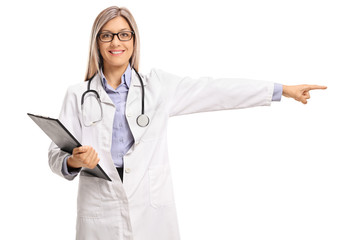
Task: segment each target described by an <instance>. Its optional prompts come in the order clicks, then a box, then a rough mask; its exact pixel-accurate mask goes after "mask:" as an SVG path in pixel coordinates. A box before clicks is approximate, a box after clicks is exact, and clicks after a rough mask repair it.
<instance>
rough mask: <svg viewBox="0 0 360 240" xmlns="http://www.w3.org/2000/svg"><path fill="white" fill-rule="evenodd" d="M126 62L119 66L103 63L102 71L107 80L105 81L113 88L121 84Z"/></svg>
mask: <svg viewBox="0 0 360 240" xmlns="http://www.w3.org/2000/svg"><path fill="white" fill-rule="evenodd" d="M127 66H128V64H124V65H123V66H121V67H113V66H108V65H106V64H104V68H103V73H104V76H105V78H106V80H107V83H108V84H109V85H110V86H111V87H112V88H114V89H116V88H117V87H118V86H119V85H120V84H121V77H122V75H123V74H124V73H125V70H126V68H127Z"/></svg>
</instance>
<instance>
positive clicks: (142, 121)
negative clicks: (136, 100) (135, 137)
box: [136, 114, 150, 127]
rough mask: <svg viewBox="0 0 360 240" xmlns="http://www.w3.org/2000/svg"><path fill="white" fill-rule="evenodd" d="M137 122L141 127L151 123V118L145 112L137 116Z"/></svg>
mask: <svg viewBox="0 0 360 240" xmlns="http://www.w3.org/2000/svg"><path fill="white" fill-rule="evenodd" d="M136 122H137V124H138V125H139V126H140V127H146V126H147V125H149V122H150V119H149V117H148V116H146V115H145V114H141V115H139V116H138V117H137V119H136Z"/></svg>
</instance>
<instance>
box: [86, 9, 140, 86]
mask: <svg viewBox="0 0 360 240" xmlns="http://www.w3.org/2000/svg"><path fill="white" fill-rule="evenodd" d="M115 17H123V18H125V19H126V21H127V22H128V24H129V25H130V27H131V30H132V31H134V32H135V34H134V40H133V41H134V51H133V54H132V56H131V58H130V65H131V67H133V68H135V70H136V71H138V69H139V55H140V39H139V30H138V27H137V25H136V22H135V19H134V17H133V16H132V14H131V13H130V11H129V10H128V9H127V8H124V7H121V8H120V7H117V6H112V7H108V8H106V9H104V10H103V11H102V12H101V13H100V14H99V15H98V16H97V17H96V19H95V21H94V24H93V26H92V30H91V40H90V51H89V62H88V66H87V72H86V76H85V81H87V80H89V79H90V78H92V77H93V76H94V75H95V74H96V73H98V72H99V71H100V69H101V68H102V67H103V60H102V57H101V54H100V52H99V46H98V41H97V36H98V34H99V32H100V30H101V28H102V27H103V26H104V25H105V24H106V23H107V22H108V21H110V20H111V19H113V18H115Z"/></svg>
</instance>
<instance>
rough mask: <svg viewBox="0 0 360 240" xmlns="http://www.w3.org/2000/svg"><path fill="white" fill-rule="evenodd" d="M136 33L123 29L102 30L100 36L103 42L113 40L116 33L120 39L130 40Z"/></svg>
mask: <svg viewBox="0 0 360 240" xmlns="http://www.w3.org/2000/svg"><path fill="white" fill-rule="evenodd" d="M134 34H135V33H134V32H133V31H121V32H118V33H111V32H102V33H99V35H98V37H99V39H100V41H102V42H112V40H114V36H115V35H116V36H117V37H118V39H119V40H120V41H129V40H131V39H132V36H133V35H134Z"/></svg>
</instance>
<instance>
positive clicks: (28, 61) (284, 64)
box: [0, 0, 360, 240]
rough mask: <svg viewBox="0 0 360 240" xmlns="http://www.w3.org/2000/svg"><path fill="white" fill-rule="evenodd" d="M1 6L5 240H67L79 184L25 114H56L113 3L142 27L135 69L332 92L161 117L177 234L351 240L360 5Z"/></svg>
mask: <svg viewBox="0 0 360 240" xmlns="http://www.w3.org/2000/svg"><path fill="white" fill-rule="evenodd" d="M7 2H8V3H6V4H5V3H4V1H2V3H1V6H0V9H1V10H0V20H1V37H0V41H1V44H0V47H1V58H2V61H1V73H2V74H1V75H2V77H1V94H0V97H1V99H0V103H1V112H2V113H1V118H0V119H1V120H0V121H1V124H0V127H1V152H2V161H1V174H0V178H1V181H0V183H1V197H0V201H1V204H0V216H1V219H2V227H1V231H0V239H52V240H54V239H74V235H75V217H76V194H77V180H74V181H72V182H68V181H66V180H64V179H62V178H60V177H58V176H57V175H55V174H53V173H52V172H51V170H50V168H49V167H48V163H47V161H48V160H47V149H48V146H49V144H50V142H49V139H48V138H47V136H46V135H45V134H43V133H42V131H41V130H40V129H39V128H38V127H37V126H36V125H35V124H34V123H33V122H32V121H31V120H30V119H29V118H28V117H27V115H26V113H27V112H32V113H36V114H42V115H47V116H51V117H57V116H58V114H59V111H60V107H61V104H62V100H63V97H64V94H65V91H66V89H67V87H68V86H70V85H73V84H76V83H79V82H81V81H83V78H84V76H85V70H86V64H87V58H88V48H89V40H90V31H91V26H92V23H93V21H94V19H95V17H96V16H97V14H98V13H99V12H100V11H101V10H103V9H105V8H106V7H108V6H112V5H118V6H126V7H128V8H129V9H130V11H131V12H132V13H133V15H134V17H135V19H136V21H137V23H138V26H139V30H140V34H141V36H140V37H141V63H140V72H143V73H148V72H149V71H150V69H151V68H153V67H156V68H160V69H163V70H165V71H168V72H171V73H174V74H177V75H180V76H192V77H201V76H212V77H243V78H252V79H261V80H269V81H274V82H278V83H282V84H287V85H292V84H302V83H308V84H320V85H327V86H328V90H326V91H316V92H312V98H311V99H310V101H309V103H308V105H306V106H304V105H302V104H301V103H298V102H295V101H293V100H291V99H287V98H283V99H282V101H281V102H280V103H273V105H272V106H271V107H260V108H253V109H245V110H237V111H222V112H213V113H204V114H195V115H188V116H182V117H175V118H172V119H171V120H170V124H169V146H170V149H169V151H170V158H171V166H172V172H173V180H174V187H175V197H176V203H177V209H178V215H179V224H180V231H181V235H182V239H186V240H188V239H190V240H191V239H249V240H250V239H276V240H280V239H284V240H285V239H286V240H288V239H307V240H308V239H316V240H318V239H326V240H329V239H347V240H351V239H360V192H359V188H360V181H359V180H360V171H359V170H360V163H359V160H360V158H359V136H360V129H359V123H360V117H359V116H360V115H359V113H358V112H359V102H360V101H359V97H358V95H359V94H358V93H359V87H360V84H359V80H360V69H359V66H360V44H359V43H360V34H359V29H360V14H359V12H360V7H359V6H358V5H357V2H358V1H349V0H341V1H331V0H326V1H325V0H302V1H285V0H282V1H281V0H276V1H266V0H253V1H232V0H221V1H209V0H207V1H205V0H204V1H202V0H201V1H200V0H181V1H180V0H177V1H165V0H163V1H161V0H151V1H147V0H142V1H140V0H138V1H136V0H132V1H130V0H127V1H125V0H124V1H98V0H97V1H94V0H87V1H74V0H73V1H69V0H63V1H56V2H55V1H40V0H33V1H25V0H20V1H7ZM10 2H11V3H10ZM4 220H5V221H4Z"/></svg>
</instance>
